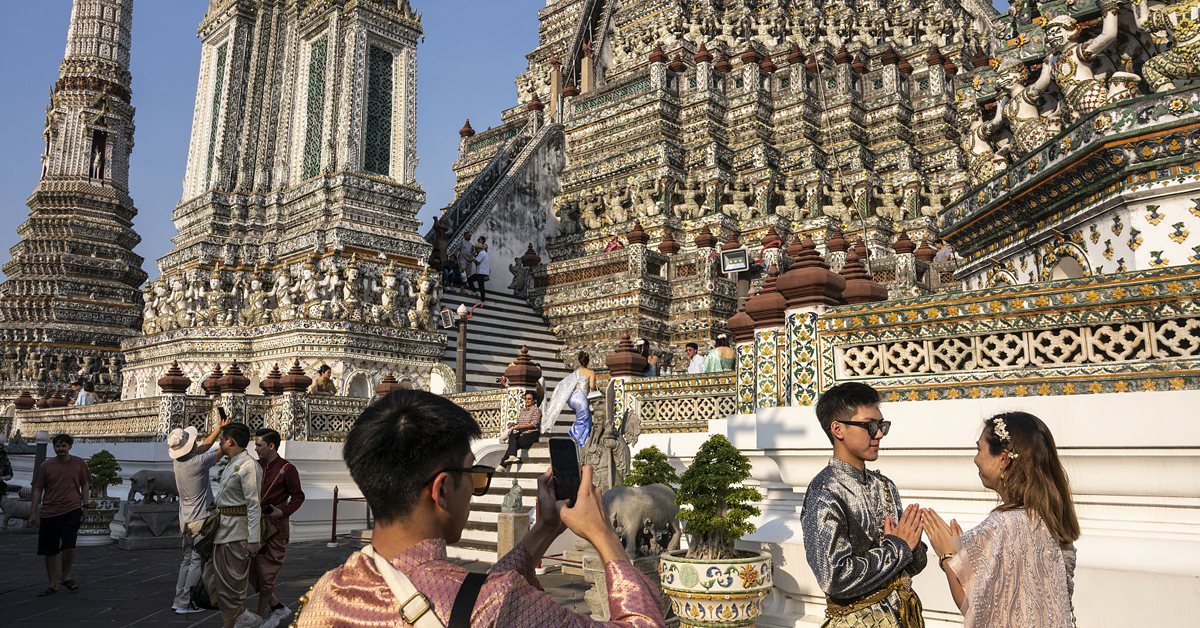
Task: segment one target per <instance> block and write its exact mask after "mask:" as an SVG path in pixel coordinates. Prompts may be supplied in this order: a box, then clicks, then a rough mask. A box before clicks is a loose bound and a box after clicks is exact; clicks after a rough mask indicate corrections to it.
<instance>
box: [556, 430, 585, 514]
mask: <svg viewBox="0 0 1200 628" xmlns="http://www.w3.org/2000/svg"><path fill="white" fill-rule="evenodd" d="M550 467H551V468H552V469H554V499H555V500H561V499H565V500H567V507H568V508H571V507H573V506H574V505H575V497H576V496H577V495H579V482H580V478H579V450H578V449H577V448H576V447H575V440H574V439H571V438H566V437H562V436H556V437H554V438H551V439H550Z"/></svg>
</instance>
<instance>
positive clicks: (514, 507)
mask: <svg viewBox="0 0 1200 628" xmlns="http://www.w3.org/2000/svg"><path fill="white" fill-rule="evenodd" d="M523 492H524V491H523V490H522V489H521V485H520V484H518V483H517V480H516V478H513V481H512V488H510V489H508V492H507V493H505V494H504V503H502V504H500V512H502V513H507V514H513V513H518V512H521V497H522V493H523Z"/></svg>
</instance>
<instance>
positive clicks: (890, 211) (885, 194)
mask: <svg viewBox="0 0 1200 628" xmlns="http://www.w3.org/2000/svg"><path fill="white" fill-rule="evenodd" d="M875 196H876V198H878V199H879V204H878V206H876V207H875V215H876V216H879V217H880V218H886V219H888V220H891V221H894V222H900V221H901V220H904V208H903V207H901V206H899V205H897V204H896V199H898V198H900V195H899V194H897V193H896V186H895V184H893V183H892V178H891V177H890V176H887V177H884V178H883V181H882V183H880V189H879V191H878V192H876V194H875Z"/></svg>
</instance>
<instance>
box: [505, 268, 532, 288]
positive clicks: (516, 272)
mask: <svg viewBox="0 0 1200 628" xmlns="http://www.w3.org/2000/svg"><path fill="white" fill-rule="evenodd" d="M508 271H509V272H510V273H512V276H513V280H512V283H510V284H508V289H509V290H512V292H513V294H524V293H525V290H527V289H528V286H529V269H528V268H526V267H525V265H524V264H522V263H521V260H517V261H515V262H513V263H511V264H509V265H508Z"/></svg>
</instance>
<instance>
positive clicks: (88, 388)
mask: <svg viewBox="0 0 1200 628" xmlns="http://www.w3.org/2000/svg"><path fill="white" fill-rule="evenodd" d="M83 392H96V385H95V384H93V383H91V382H88V383H86V384H84V385H83Z"/></svg>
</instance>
